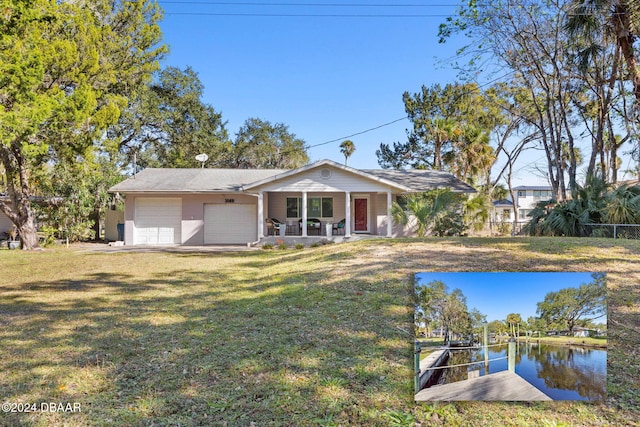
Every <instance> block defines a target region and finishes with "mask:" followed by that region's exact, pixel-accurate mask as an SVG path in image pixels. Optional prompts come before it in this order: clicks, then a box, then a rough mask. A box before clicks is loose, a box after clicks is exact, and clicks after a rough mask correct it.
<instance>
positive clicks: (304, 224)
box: [300, 191, 307, 237]
mask: <svg viewBox="0 0 640 427" xmlns="http://www.w3.org/2000/svg"><path fill="white" fill-rule="evenodd" d="M300 225H302V237H307V192H306V191H303V192H302V223H301V224H300Z"/></svg>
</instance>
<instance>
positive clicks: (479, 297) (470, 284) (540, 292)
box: [417, 272, 606, 323]
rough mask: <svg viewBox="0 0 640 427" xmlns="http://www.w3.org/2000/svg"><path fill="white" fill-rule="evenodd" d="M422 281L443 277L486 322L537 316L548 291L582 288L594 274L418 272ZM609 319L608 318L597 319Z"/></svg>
mask: <svg viewBox="0 0 640 427" xmlns="http://www.w3.org/2000/svg"><path fill="white" fill-rule="evenodd" d="M417 276H418V277H419V280H420V284H425V285H426V284H427V283H429V282H432V281H434V280H440V281H442V282H443V283H445V284H446V285H447V286H448V289H449V292H451V291H453V290H454V289H456V288H458V289H460V290H461V291H462V293H463V294H464V296H465V297H467V307H468V308H469V309H471V308H474V307H475V308H477V309H478V310H479V311H480V312H481V313H482V314H486V315H487V321H489V322H491V321H492V320H504V319H506V318H507V314H509V313H519V314H520V315H521V317H522V319H523V320H526V319H527V318H528V317H529V316H535V315H536V309H537V305H536V304H537V303H538V302H541V301H543V300H544V297H545V295H546V294H547V293H549V292H554V291H558V290H560V289H563V288H572V287H576V288H577V287H579V286H580V285H581V284H583V283H589V282H591V281H592V277H591V273H582V272H562V273H556V272H553V273H538V272H536V273H528V272H517V273H480V272H465V273H418V274H417ZM596 322H598V323H599V322H606V317H604V318H602V319H598V320H596Z"/></svg>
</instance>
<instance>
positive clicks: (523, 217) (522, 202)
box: [492, 185, 554, 224]
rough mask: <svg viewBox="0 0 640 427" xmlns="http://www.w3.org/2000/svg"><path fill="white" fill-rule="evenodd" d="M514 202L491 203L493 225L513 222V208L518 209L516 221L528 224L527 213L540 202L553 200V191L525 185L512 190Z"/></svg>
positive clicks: (507, 200) (509, 200) (545, 187)
mask: <svg viewBox="0 0 640 427" xmlns="http://www.w3.org/2000/svg"><path fill="white" fill-rule="evenodd" d="M513 191H514V194H515V197H516V200H515V203H514V202H513V201H512V200H511V198H508V199H503V200H497V201H494V202H493V215H492V219H493V221H494V223H496V224H499V223H501V222H506V221H507V219H508V220H510V221H513V220H514V216H515V214H514V208H515V209H518V221H519V222H528V221H529V219H530V218H529V217H528V215H529V213H531V211H532V210H533V209H534V208H535V207H536V204H537V203H538V202H541V201H545V200H551V199H553V198H554V195H553V191H552V190H551V187H549V186H544V185H541V186H536V185H525V186H519V187H514V188H513Z"/></svg>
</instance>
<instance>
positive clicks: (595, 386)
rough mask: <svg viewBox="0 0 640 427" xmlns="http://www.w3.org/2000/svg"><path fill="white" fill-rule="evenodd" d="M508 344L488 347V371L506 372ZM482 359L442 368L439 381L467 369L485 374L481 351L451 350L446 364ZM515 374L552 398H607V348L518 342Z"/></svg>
mask: <svg viewBox="0 0 640 427" xmlns="http://www.w3.org/2000/svg"><path fill="white" fill-rule="evenodd" d="M506 357H507V344H506V343H505V344H504V345H500V346H492V347H490V348H489V360H492V359H500V360H497V361H493V362H489V373H490V374H492V373H495V372H500V371H506V370H507V368H508V366H507V364H508V363H507V359H506ZM476 361H478V362H481V363H478V364H474V365H471V366H462V367H456V368H447V369H443V370H442V371H443V373H442V375H441V376H440V378H439V379H438V384H448V383H452V382H457V381H462V380H466V379H467V378H468V377H469V372H470V371H479V375H480V376H482V375H486V373H485V366H484V350H483V349H482V348H481V347H480V348H478V349H468V350H452V351H451V355H450V357H449V361H448V362H447V365H449V366H451V365H458V364H463V363H470V362H476ZM516 373H517V374H518V375H520V376H521V377H522V378H524V379H525V380H527V381H528V382H529V383H530V384H532V385H534V386H535V387H536V388H537V389H539V390H541V391H542V392H543V393H545V394H546V395H547V396H549V397H550V398H551V399H553V400H591V401H599V400H605V398H606V385H607V351H606V350H602V349H593V348H586V347H578V346H558V345H548V344H537V343H535V342H529V343H523V342H521V343H518V345H517V355H516Z"/></svg>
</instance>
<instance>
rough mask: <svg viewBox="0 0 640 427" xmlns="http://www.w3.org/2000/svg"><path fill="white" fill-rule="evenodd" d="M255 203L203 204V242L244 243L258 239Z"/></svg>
mask: <svg viewBox="0 0 640 427" xmlns="http://www.w3.org/2000/svg"><path fill="white" fill-rule="evenodd" d="M256 218H257V206H256V205H232V204H225V205H211V204H207V205H204V243H205V244H207V245H215V244H217V245H222V244H246V243H248V242H255V241H256V240H258V225H257V222H256V221H257V219H256Z"/></svg>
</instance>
